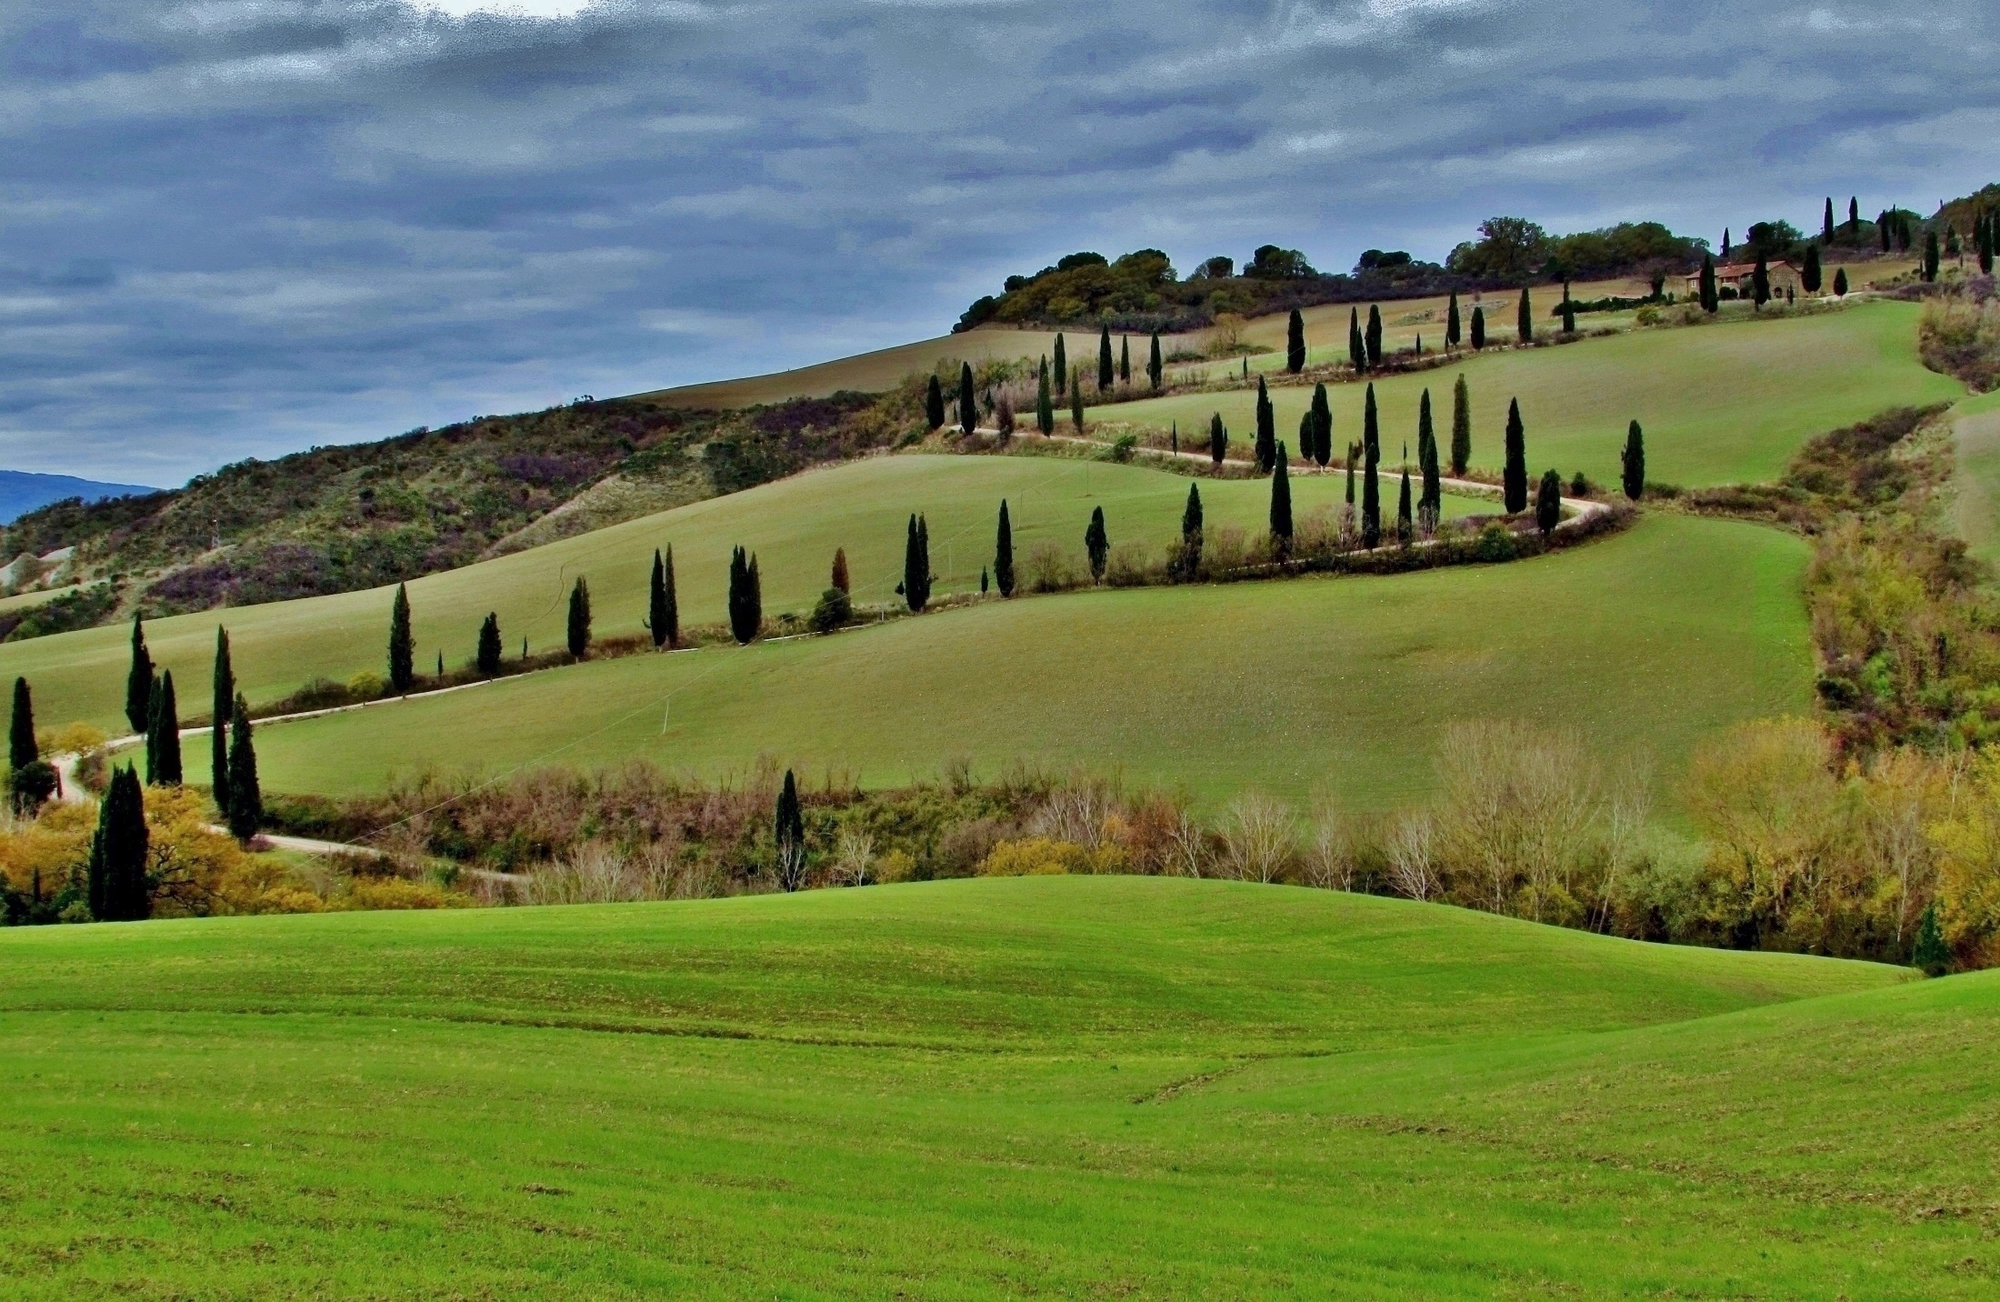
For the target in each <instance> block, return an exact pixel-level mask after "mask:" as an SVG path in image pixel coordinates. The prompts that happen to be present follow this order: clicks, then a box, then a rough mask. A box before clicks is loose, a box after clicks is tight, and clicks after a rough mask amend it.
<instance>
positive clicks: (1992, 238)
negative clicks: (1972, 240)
mask: <svg viewBox="0 0 2000 1302" xmlns="http://www.w3.org/2000/svg"><path fill="white" fill-rule="evenodd" d="M1996 222H2000V217H1996V216H1995V215H1994V214H1993V213H1987V214H1986V220H1985V222H1984V223H1982V224H1981V226H1980V228H1979V274H1980V275H1982V276H1990V275H1992V274H1993V254H1994V247H1993V246H1994V244H1995V243H1996V242H2000V226H1996V224H1995V223H1996Z"/></svg>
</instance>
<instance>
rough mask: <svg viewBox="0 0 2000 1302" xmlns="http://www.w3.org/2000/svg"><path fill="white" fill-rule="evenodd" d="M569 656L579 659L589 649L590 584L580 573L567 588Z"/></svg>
mask: <svg viewBox="0 0 2000 1302" xmlns="http://www.w3.org/2000/svg"><path fill="white" fill-rule="evenodd" d="M567 631H568V634H569V658H570V659H572V660H581V659H583V657H584V656H585V655H586V654H587V653H588V652H589V651H590V585H589V584H588V583H586V582H584V579H583V576H582V575H581V574H579V575H577V576H576V585H575V586H574V587H572V588H571V589H570V590H569V627H568V630H567Z"/></svg>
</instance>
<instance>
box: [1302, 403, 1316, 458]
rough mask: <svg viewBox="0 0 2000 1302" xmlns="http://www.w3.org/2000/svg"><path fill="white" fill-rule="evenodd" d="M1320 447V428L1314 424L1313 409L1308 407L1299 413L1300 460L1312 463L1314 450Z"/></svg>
mask: <svg viewBox="0 0 2000 1302" xmlns="http://www.w3.org/2000/svg"><path fill="white" fill-rule="evenodd" d="M1318 446H1319V428H1318V427H1317V426H1316V425H1314V423H1313V414H1312V409H1311V408H1310V407H1308V408H1307V409H1306V410H1304V411H1302V412H1300V413H1299V460H1301V461H1304V462H1305V463H1307V464H1308V465H1310V464H1311V463H1312V459H1313V450H1314V449H1315V448H1317V447H1318Z"/></svg>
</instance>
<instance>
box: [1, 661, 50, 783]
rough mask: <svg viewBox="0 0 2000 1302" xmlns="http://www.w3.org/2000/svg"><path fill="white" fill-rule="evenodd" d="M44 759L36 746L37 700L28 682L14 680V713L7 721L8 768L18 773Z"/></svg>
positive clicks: (18, 679) (23, 679) (22, 679)
mask: <svg viewBox="0 0 2000 1302" xmlns="http://www.w3.org/2000/svg"><path fill="white" fill-rule="evenodd" d="M41 757H42V751H41V747H40V746H38V745H36V744H35V699H34V695H33V694H32V693H31V692H29V690H28V680H27V679H25V678H16V679H15V680H14V713H13V714H12V715H11V716H10V717H9V718H8V720H7V768H8V769H9V770H10V771H15V772H18V771H19V770H21V769H24V768H26V767H28V766H29V765H30V764H33V763H34V762H35V761H36V760H38V759H40V758H41Z"/></svg>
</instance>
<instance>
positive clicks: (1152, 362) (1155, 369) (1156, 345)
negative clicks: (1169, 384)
mask: <svg viewBox="0 0 2000 1302" xmlns="http://www.w3.org/2000/svg"><path fill="white" fill-rule="evenodd" d="M1166 377H1167V364H1166V361H1165V359H1163V358H1162V357H1161V356H1160V332H1159V331H1157V330H1155V331H1154V332H1153V351H1152V355H1151V356H1149V357H1148V358H1146V378H1147V379H1148V380H1150V381H1151V382H1152V385H1153V392H1154V393H1158V392H1159V391H1160V385H1161V383H1162V382H1164V381H1165V380H1166Z"/></svg>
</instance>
